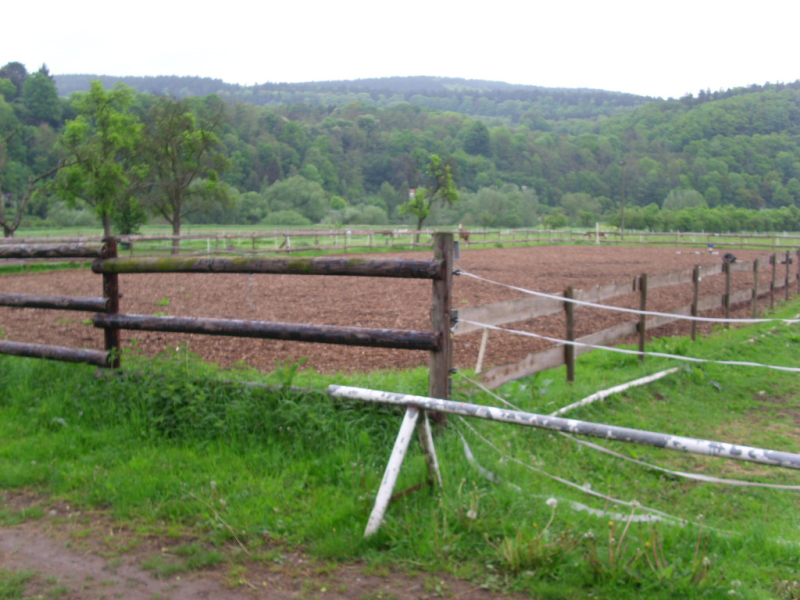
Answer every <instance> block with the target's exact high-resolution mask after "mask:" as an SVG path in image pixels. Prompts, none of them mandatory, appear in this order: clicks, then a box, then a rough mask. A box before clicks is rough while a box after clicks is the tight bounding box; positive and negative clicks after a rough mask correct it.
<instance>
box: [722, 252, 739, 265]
mask: <svg viewBox="0 0 800 600" xmlns="http://www.w3.org/2000/svg"><path fill="white" fill-rule="evenodd" d="M722 262H726V263H728V264H731V265H732V264H733V263H735V262H736V257H735V256H734V255H733V254H731V253H730V252H728V253H727V254H725V255H724V256H723V257H722Z"/></svg>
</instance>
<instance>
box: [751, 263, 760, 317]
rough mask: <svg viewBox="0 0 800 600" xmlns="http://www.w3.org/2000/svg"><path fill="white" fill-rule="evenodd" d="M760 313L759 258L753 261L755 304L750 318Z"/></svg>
mask: <svg viewBox="0 0 800 600" xmlns="http://www.w3.org/2000/svg"><path fill="white" fill-rule="evenodd" d="M757 314H758V259H755V260H754V261H753V305H752V308H751V310H750V318H751V319H755V318H756V315H757Z"/></svg>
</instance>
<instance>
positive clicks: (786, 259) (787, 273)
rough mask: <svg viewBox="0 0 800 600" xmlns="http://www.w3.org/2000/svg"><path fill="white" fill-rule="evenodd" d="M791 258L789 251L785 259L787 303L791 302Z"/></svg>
mask: <svg viewBox="0 0 800 600" xmlns="http://www.w3.org/2000/svg"><path fill="white" fill-rule="evenodd" d="M790 256H791V255H790V254H789V251H788V250H787V251H786V258H785V259H784V260H785V262H786V290H785V291H786V298H785V299H786V301H787V302H788V300H789V261H790V260H791V259H790V258H789V257H790Z"/></svg>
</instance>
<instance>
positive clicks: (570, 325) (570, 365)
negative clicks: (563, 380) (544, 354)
mask: <svg viewBox="0 0 800 600" xmlns="http://www.w3.org/2000/svg"><path fill="white" fill-rule="evenodd" d="M574 297H575V291H574V290H573V289H572V286H569V287H568V288H567V289H565V290H564V298H570V299H572V298H574ZM564 312H565V313H566V315H567V337H566V340H567V341H570V342H574V341H575V304H574V303H572V302H564ZM564 364H565V365H566V366H567V381H568V382H570V383H572V382H573V381H575V346H573V345H572V344H564Z"/></svg>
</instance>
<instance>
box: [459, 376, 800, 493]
mask: <svg viewBox="0 0 800 600" xmlns="http://www.w3.org/2000/svg"><path fill="white" fill-rule="evenodd" d="M675 371H676V369H670V370H668V371H662V372H661V373H656V374H655V375H650V376H648V377H642V378H641V379H637V380H635V381H630V382H628V383H626V384H622V385H619V386H616V387H613V388H610V389H609V390H603V391H601V392H596V393H595V394H592V395H591V396H587V397H586V398H584V399H583V400H579V401H578V402H573V403H572V404H570V405H568V406H565V407H563V408H561V409H559V410H557V411H555V412H552V413H550V416H551V417H555V416H558V415H561V414H563V413H565V412H567V411H569V410H571V409H573V408H577V407H579V406H586V405H587V404H590V403H591V402H592V401H596V400H601V399H603V398H607V397H608V396H610V395H611V394H612V393H616V392H618V391H621V390H623V389H629V388H631V387H637V386H641V385H645V384H647V383H651V382H652V381H655V380H656V379H660V378H661V377H665V376H666V375H670V374H672V373H674V372H675ZM456 374H457V375H458V376H459V377H461V378H463V379H465V380H466V381H467V382H469V383H470V384H471V385H473V386H475V387H477V388H479V389H480V390H481V391H483V392H485V393H487V394H489V395H490V396H491V397H492V398H494V399H495V400H497V401H499V402H501V403H503V404H505V405H506V406H508V407H509V408H512V409H514V410H519V411H521V410H522V409H521V408H518V407H516V406H514V404H512V403H511V402H509V401H508V400H506V399H505V398H503V397H502V396H500V395H499V394H496V393H495V392H493V391H492V390H490V389H488V388H487V387H486V386H484V385H482V384H481V383H480V382H479V381H475V380H474V379H472V378H470V377H468V376H467V375H464V374H463V373H461V372H460V371H456ZM556 433H558V434H559V435H562V436H564V437H566V438H568V439H570V440H572V441H573V442H575V443H576V444H578V445H580V446H583V447H585V448H589V449H591V450H596V451H597V452H601V453H603V454H608V455H609V456H613V457H614V458H618V459H621V460H625V461H628V462H631V463H634V464H637V465H639V466H642V467H645V468H647V469H652V470H655V471H660V472H662V473H667V474H668V475H673V476H675V477H682V478H684V479H692V480H695V481H702V482H704V483H717V484H721V485H730V486H734V487H758V488H769V489H778V490H791V491H800V486H799V485H784V484H778V483H760V482H754V481H742V480H739V479H725V478H720V477H712V476H710V475H701V474H699V473H687V472H684V471H673V470H672V469H667V468H666V467H662V466H659V465H654V464H652V463H648V462H645V461H643V460H639V459H636V458H632V457H630V456H626V455H624V454H620V453H619V452H615V451H613V450H610V449H608V448H606V447H605V446H601V445H599V444H595V443H593V442H588V441H586V440H581V439H578V438H576V437H575V436H573V435H571V434H569V433H564V432H562V431H559V432H556Z"/></svg>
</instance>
